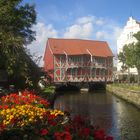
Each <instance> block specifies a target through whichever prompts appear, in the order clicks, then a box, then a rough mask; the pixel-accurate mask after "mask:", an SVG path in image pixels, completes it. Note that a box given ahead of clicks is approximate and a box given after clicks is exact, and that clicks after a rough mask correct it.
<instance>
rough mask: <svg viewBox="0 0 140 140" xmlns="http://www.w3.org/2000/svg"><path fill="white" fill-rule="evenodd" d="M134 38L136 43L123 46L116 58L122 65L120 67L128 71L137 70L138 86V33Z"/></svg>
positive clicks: (139, 49) (139, 57)
mask: <svg viewBox="0 0 140 140" xmlns="http://www.w3.org/2000/svg"><path fill="white" fill-rule="evenodd" d="M134 37H135V38H136V39H137V42H136V43H131V44H128V45H125V46H124V47H123V51H122V52H120V54H119V55H118V58H119V60H120V62H122V63H123V65H122V67H125V68H128V70H129V68H134V67H135V68H136V69H137V72H138V85H140V31H139V32H138V33H137V34H134Z"/></svg>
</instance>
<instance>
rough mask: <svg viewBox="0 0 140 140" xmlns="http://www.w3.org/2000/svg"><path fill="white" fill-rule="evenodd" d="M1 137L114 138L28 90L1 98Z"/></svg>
mask: <svg viewBox="0 0 140 140" xmlns="http://www.w3.org/2000/svg"><path fill="white" fill-rule="evenodd" d="M0 104H1V106H0V139H2V140H7V139H10V140H19V139H28V140H113V138H112V137H110V136H107V135H106V134H105V133H104V131H103V130H101V129H96V128H95V127H93V126H92V125H91V124H90V122H89V121H87V120H85V119H84V118H82V117H81V116H77V117H74V118H70V117H69V116H68V114H67V115H66V114H64V112H62V111H60V110H52V109H49V108H48V105H49V103H48V101H46V100H44V99H42V98H41V97H39V96H36V95H34V94H32V93H30V92H28V93H27V92H22V94H21V95H18V94H14V93H13V94H10V95H7V96H4V97H2V98H1V99H0Z"/></svg>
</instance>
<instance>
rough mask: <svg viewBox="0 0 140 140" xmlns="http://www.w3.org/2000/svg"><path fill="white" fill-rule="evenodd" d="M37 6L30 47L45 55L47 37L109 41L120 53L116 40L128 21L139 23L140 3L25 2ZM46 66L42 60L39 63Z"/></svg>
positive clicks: (104, 0) (134, 0)
mask: <svg viewBox="0 0 140 140" xmlns="http://www.w3.org/2000/svg"><path fill="white" fill-rule="evenodd" d="M23 3H30V4H34V5H35V9H36V12H37V22H36V25H34V26H33V27H32V28H33V30H35V31H36V40H35V41H33V42H32V43H31V44H30V45H28V46H27V48H28V49H29V50H30V51H31V53H32V54H34V56H37V57H38V56H42V58H43V56H44V52H45V47H46V42H47V39H48V38H78V39H89V40H101V41H107V42H108V44H109V46H110V48H111V50H112V52H113V54H114V55H116V54H117V46H116V43H117V38H118V37H119V35H120V33H121V31H122V29H123V27H124V26H125V24H126V22H127V20H128V18H129V17H130V16H133V18H135V19H136V20H137V21H140V0H23ZM38 63H39V65H40V66H42V65H43V61H42V59H41V61H40V62H38Z"/></svg>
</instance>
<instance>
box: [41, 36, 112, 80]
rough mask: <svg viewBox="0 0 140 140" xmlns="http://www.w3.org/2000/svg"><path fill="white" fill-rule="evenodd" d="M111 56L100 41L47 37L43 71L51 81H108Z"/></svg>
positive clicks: (105, 44) (106, 45) (110, 74)
mask: <svg viewBox="0 0 140 140" xmlns="http://www.w3.org/2000/svg"><path fill="white" fill-rule="evenodd" d="M112 67H113V54H112V51H111V50H110V48H109V46H108V44H107V43H106V42H104V41H93V40H81V39H53V38H49V39H48V41H47V45H46V50H45V55H44V70H45V71H46V72H47V73H48V74H49V75H50V76H51V78H52V80H53V82H55V83H61V82H65V83H66V82H97V81H105V80H107V81H112Z"/></svg>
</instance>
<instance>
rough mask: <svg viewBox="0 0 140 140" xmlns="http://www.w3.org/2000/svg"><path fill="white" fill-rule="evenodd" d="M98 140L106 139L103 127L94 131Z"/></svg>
mask: <svg viewBox="0 0 140 140" xmlns="http://www.w3.org/2000/svg"><path fill="white" fill-rule="evenodd" d="M94 136H95V139H96V140H104V139H105V132H104V130H102V129H98V130H96V131H95V133H94Z"/></svg>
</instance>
